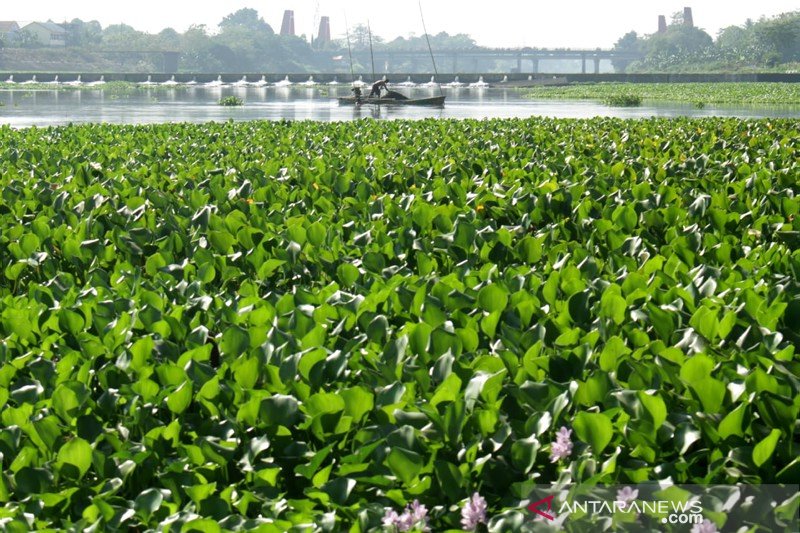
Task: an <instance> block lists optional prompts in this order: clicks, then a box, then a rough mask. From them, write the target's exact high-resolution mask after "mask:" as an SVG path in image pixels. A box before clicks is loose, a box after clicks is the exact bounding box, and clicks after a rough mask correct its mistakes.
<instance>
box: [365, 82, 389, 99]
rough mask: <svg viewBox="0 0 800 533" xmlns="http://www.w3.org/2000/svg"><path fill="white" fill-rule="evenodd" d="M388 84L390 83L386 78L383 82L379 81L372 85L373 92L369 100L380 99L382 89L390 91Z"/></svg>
mask: <svg viewBox="0 0 800 533" xmlns="http://www.w3.org/2000/svg"><path fill="white" fill-rule="evenodd" d="M387 83H389V80H388V79H386V78H384V79H382V80H378V81H376V82H375V83H373V84H372V92H370V93H369V98H372V97H373V96H377V97H378V98H380V97H381V89H386V91H387V92H388V91H389V87H387V86H386V84H387Z"/></svg>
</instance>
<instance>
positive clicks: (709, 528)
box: [692, 518, 717, 533]
mask: <svg viewBox="0 0 800 533" xmlns="http://www.w3.org/2000/svg"><path fill="white" fill-rule="evenodd" d="M692 533H717V525H716V524H715V523H714V522H712V521H711V520H709V519H708V518H706V519H705V520H703V523H702V524H695V525H694V527H693V528H692Z"/></svg>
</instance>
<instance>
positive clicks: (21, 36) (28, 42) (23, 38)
mask: <svg viewBox="0 0 800 533" xmlns="http://www.w3.org/2000/svg"><path fill="white" fill-rule="evenodd" d="M14 44H15V45H16V46H17V47H18V48H38V47H40V46H42V42H41V41H40V40H39V37H38V36H37V35H36V34H35V33H33V32H31V31H29V30H19V31H18V32H16V33H15V34H14Z"/></svg>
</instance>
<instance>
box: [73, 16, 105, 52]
mask: <svg viewBox="0 0 800 533" xmlns="http://www.w3.org/2000/svg"><path fill="white" fill-rule="evenodd" d="M63 26H64V29H66V30H67V46H76V47H89V46H92V45H95V44H98V43H99V42H101V41H102V40H103V27H102V26H101V25H100V23H99V22H97V21H96V20H92V21H89V22H84V21H83V20H81V19H79V18H74V19H72V21H70V22H68V23H66V24H64V25H63Z"/></svg>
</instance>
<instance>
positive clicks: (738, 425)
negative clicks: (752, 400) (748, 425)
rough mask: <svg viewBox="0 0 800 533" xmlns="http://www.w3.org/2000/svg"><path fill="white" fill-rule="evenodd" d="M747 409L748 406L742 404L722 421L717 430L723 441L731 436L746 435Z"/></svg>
mask: <svg viewBox="0 0 800 533" xmlns="http://www.w3.org/2000/svg"><path fill="white" fill-rule="evenodd" d="M746 409H747V406H746V405H744V404H742V405H740V406H739V407H737V408H736V409H734V410H733V411H731V412H730V413H728V414H727V415H726V416H725V418H723V419H722V422H720V423H719V427H718V428H717V433H718V434H719V437H720V438H721V439H723V440H724V439H727V438H728V437H730V436H731V435H735V436H737V437H741V436H742V435H743V434H744V432H743V423H744V414H745V410H746Z"/></svg>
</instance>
